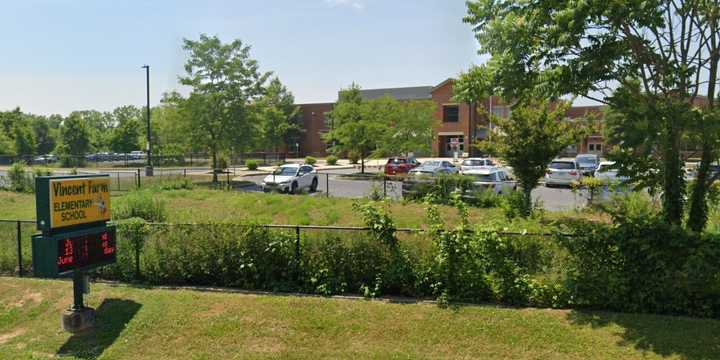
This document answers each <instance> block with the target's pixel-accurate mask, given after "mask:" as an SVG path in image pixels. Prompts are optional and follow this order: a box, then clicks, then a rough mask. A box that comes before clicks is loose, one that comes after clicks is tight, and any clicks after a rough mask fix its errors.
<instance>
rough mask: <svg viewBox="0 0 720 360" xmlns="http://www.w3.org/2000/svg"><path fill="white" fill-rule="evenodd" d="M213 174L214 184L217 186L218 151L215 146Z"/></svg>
mask: <svg viewBox="0 0 720 360" xmlns="http://www.w3.org/2000/svg"><path fill="white" fill-rule="evenodd" d="M211 152H212V174H213V179H212V181H213V184H217V182H218V176H217V150H216V149H215V147H214V146H213V148H212V150H211Z"/></svg>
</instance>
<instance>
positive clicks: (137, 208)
mask: <svg viewBox="0 0 720 360" xmlns="http://www.w3.org/2000/svg"><path fill="white" fill-rule="evenodd" d="M166 217H167V210H166V209H165V202H164V201H163V200H161V199H159V198H157V197H155V196H154V194H153V193H152V192H151V191H149V190H136V191H131V192H130V193H128V194H127V195H125V196H123V197H122V198H119V203H118V204H117V205H115V206H114V212H113V219H115V220H123V219H130V218H140V219H143V220H145V221H148V222H163V221H165V219H166Z"/></svg>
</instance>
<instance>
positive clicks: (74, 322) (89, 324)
mask: <svg viewBox="0 0 720 360" xmlns="http://www.w3.org/2000/svg"><path fill="white" fill-rule="evenodd" d="M62 326H63V329H65V331H67V332H69V333H73V334H76V333H81V332H84V331H87V330H90V329H92V328H94V327H95V309H93V308H89V307H85V308H82V309H80V310H74V309H68V310H65V311H63V313H62Z"/></svg>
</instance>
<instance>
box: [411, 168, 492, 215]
mask: <svg viewBox="0 0 720 360" xmlns="http://www.w3.org/2000/svg"><path fill="white" fill-rule="evenodd" d="M404 181H405V184H404V188H406V189H407V191H408V192H407V193H406V194H405V195H404V198H405V199H408V200H414V201H431V202H432V203H434V204H445V205H448V204H451V203H452V199H453V195H454V194H457V195H458V196H460V197H461V198H462V199H463V201H465V202H466V203H467V204H468V205H471V206H475V207H480V208H491V207H497V206H500V204H501V203H502V198H503V196H502V195H498V194H496V193H495V191H493V190H492V189H477V188H476V187H475V186H474V185H473V178H472V177H469V176H463V175H456V174H449V175H448V174H442V175H439V176H437V177H432V178H430V177H420V178H407V179H405V180H404Z"/></svg>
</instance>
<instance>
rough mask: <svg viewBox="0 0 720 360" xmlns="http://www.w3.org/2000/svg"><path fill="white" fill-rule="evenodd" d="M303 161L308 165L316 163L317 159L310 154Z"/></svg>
mask: <svg viewBox="0 0 720 360" xmlns="http://www.w3.org/2000/svg"><path fill="white" fill-rule="evenodd" d="M305 163H306V164H308V165H315V163H317V159H316V158H314V157H312V156H307V157H305Z"/></svg>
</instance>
